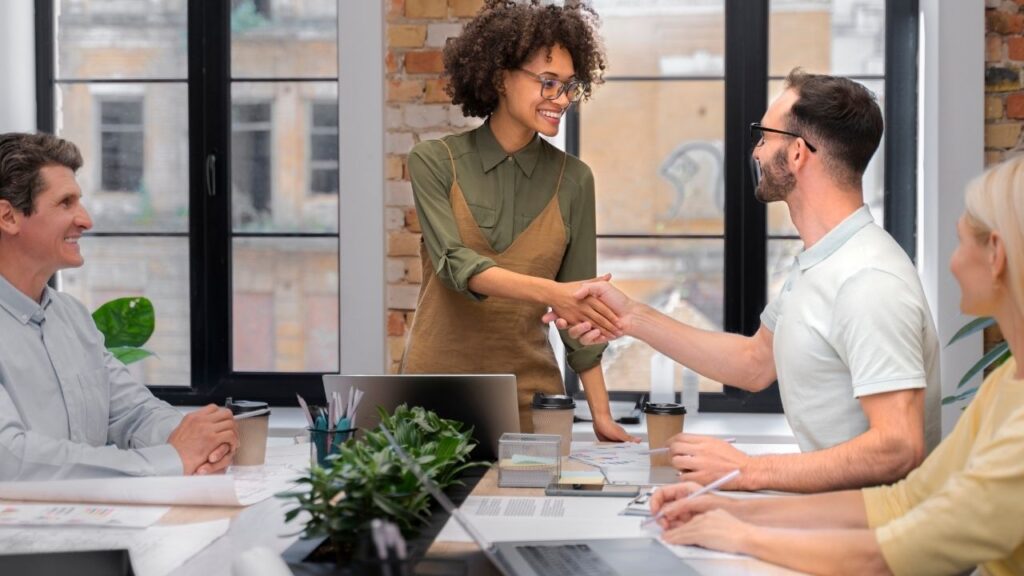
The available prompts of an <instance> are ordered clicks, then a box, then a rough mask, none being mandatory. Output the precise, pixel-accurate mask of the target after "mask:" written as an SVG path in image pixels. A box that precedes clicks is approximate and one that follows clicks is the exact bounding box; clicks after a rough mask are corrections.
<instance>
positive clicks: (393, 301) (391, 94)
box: [384, 0, 483, 372]
mask: <svg viewBox="0 0 1024 576" xmlns="http://www.w3.org/2000/svg"><path fill="white" fill-rule="evenodd" d="M482 4H483V2H482V0H388V14H387V53H386V54H385V61H384V65H385V67H386V71H385V74H386V78H387V106H386V110H385V129H386V130H387V135H386V148H387V160H386V176H387V188H386V193H385V200H384V202H385V218H386V227H387V234H388V244H387V250H388V256H387V268H386V270H387V282H388V292H387V305H388V320H387V322H388V325H387V330H388V361H389V365H390V367H391V371H392V372H394V371H396V370H397V369H398V365H399V363H400V362H401V360H402V351H403V348H404V346H405V336H406V332H407V330H408V327H409V325H410V324H411V322H412V316H413V310H414V309H415V308H416V296H417V294H418V292H419V285H420V280H421V276H422V274H421V270H420V261H419V244H420V227H419V222H418V220H417V218H416V210H415V208H414V207H413V201H412V185H411V184H410V183H409V171H408V168H407V166H406V157H407V155H408V153H409V149H410V148H412V147H413V145H414V144H416V143H417V142H420V141H423V140H430V139H432V138H438V137H440V136H444V135H445V134H451V133H453V132H462V131H464V130H467V129H469V128H471V127H473V126H476V125H478V124H479V122H480V120H479V119H476V118H465V117H463V115H462V112H461V110H460V109H459V108H458V107H457V106H452V105H451V101H450V100H449V99H448V96H447V95H446V94H445V93H444V80H443V79H442V78H441V76H442V74H441V73H442V72H443V69H444V67H443V64H442V62H441V49H442V48H443V47H444V43H445V40H446V39H447V38H449V37H451V36H457V35H458V34H459V32H461V30H462V25H463V24H464V23H465V22H466V21H467V20H468V19H469V18H470V17H472V16H473V15H474V14H476V12H477V11H478V10H479V9H480V6H481V5H482Z"/></svg>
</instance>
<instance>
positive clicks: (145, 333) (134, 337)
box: [92, 296, 156, 364]
mask: <svg viewBox="0 0 1024 576" xmlns="http://www.w3.org/2000/svg"><path fill="white" fill-rule="evenodd" d="M92 320H93V322H95V323H96V328H97V329H99V331H100V333H101V334H103V344H104V345H105V346H106V347H107V350H110V353H111V354H113V355H114V357H115V358H117V359H118V360H120V361H121V362H124V363H125V364H131V363H132V362H138V361H139V360H142V359H144V358H148V357H150V356H155V354H154V353H153V352H150V351H149V350H146V349H145V348H143V347H142V345H143V344H145V343H146V342H147V341H148V340H149V337H150V336H152V335H153V329H154V328H155V327H156V316H155V314H154V312H153V303H152V302H150V301H149V299H148V298H145V297H142V296H131V297H127V298H117V299H115V300H111V301H110V302H107V303H106V304H104V305H102V306H100V307H99V308H97V309H96V311H95V312H93V313H92Z"/></svg>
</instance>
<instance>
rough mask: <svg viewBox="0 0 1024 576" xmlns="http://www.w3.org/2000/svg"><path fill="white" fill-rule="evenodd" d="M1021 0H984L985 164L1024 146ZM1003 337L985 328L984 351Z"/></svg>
mask: <svg viewBox="0 0 1024 576" xmlns="http://www.w3.org/2000/svg"><path fill="white" fill-rule="evenodd" d="M1022 68H1024V0H985V166H991V165H993V164H996V163H998V162H1000V161H1002V160H1003V158H1005V157H1006V155H1007V153H1009V152H1012V151H1017V150H1020V149H1021V148H1022V147H1024V142H1022V139H1021V129H1022V127H1024V77H1022ZM1002 339H1003V337H1002V334H1001V333H1000V332H999V328H998V327H995V326H993V327H992V328H990V329H988V330H985V351H986V352H987V351H988V350H990V349H991V348H992V347H993V346H995V345H996V344H997V343H999V342H1001V341H1002Z"/></svg>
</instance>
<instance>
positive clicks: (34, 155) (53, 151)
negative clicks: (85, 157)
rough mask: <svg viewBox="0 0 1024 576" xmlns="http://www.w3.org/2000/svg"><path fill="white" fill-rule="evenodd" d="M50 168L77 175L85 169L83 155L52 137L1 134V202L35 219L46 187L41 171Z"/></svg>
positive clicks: (66, 142)
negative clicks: (7, 203)
mask: <svg viewBox="0 0 1024 576" xmlns="http://www.w3.org/2000/svg"><path fill="white" fill-rule="evenodd" d="M46 166H64V167H66V168H70V169H71V171H72V172H76V171H78V169H79V168H81V167H82V153H81V152H79V151H78V146H75V145H74V144H73V143H71V142H69V141H67V140H64V139H63V138H58V137H56V136H53V135H50V134H24V133H20V132H9V133H7V134H0V200H7V201H8V202H10V203H11V205H12V206H14V208H16V209H17V210H18V211H20V212H21V213H23V214H25V215H26V216H28V215H31V214H32V211H33V208H34V207H35V201H36V196H38V195H39V193H40V192H42V191H43V186H44V185H45V182H44V181H43V175H42V173H41V172H40V171H41V170H42V169H43V168H44V167H46Z"/></svg>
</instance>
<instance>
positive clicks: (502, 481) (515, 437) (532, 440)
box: [498, 433, 562, 488]
mask: <svg viewBox="0 0 1024 576" xmlns="http://www.w3.org/2000/svg"><path fill="white" fill-rule="evenodd" d="M561 451H562V437H561V436H559V435H557V434H510V433H505V434H502V435H501V438H500V439H499V440H498V486H500V487H502V488H545V487H547V485H548V484H550V483H551V482H553V481H555V480H556V479H557V478H558V477H559V476H561V474H562V458H561Z"/></svg>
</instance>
